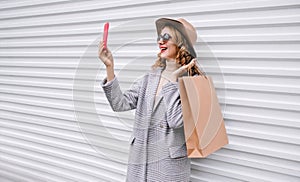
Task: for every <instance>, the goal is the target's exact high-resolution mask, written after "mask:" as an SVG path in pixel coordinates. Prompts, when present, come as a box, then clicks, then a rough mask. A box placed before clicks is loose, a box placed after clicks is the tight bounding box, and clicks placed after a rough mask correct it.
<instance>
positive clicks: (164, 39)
mask: <svg viewBox="0 0 300 182" xmlns="http://www.w3.org/2000/svg"><path fill="white" fill-rule="evenodd" d="M170 38H172V37H171V35H170V34H168V33H165V34H164V35H159V36H158V37H157V41H160V39H162V40H163V41H164V42H166V41H168V40H170Z"/></svg>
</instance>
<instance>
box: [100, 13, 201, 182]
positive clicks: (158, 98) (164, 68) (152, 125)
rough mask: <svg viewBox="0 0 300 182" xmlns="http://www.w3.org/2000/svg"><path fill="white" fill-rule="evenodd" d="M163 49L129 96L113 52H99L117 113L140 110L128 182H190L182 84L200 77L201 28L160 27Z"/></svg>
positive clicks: (183, 24)
mask: <svg viewBox="0 0 300 182" xmlns="http://www.w3.org/2000/svg"><path fill="white" fill-rule="evenodd" d="M156 28H157V33H158V38H157V43H158V46H159V49H160V52H159V54H158V59H157V61H156V62H155V64H154V65H153V69H152V71H150V72H149V73H148V74H146V75H145V76H144V77H143V78H141V79H140V80H139V81H137V82H135V83H134V84H133V86H132V87H131V88H130V89H129V90H126V91H125V92H124V93H122V91H121V90H120V86H119V83H118V79H117V77H115V75H114V61H113V56H112V54H111V52H110V51H109V49H104V48H103V43H102V42H101V43H100V46H99V58H100V59H101V60H102V62H103V63H104V64H105V66H106V72H107V78H106V79H104V81H103V83H102V87H103V89H104V92H105V94H106V97H107V99H108V101H109V103H110V105H111V107H112V109H113V110H114V111H116V112H118V111H126V110H130V109H136V112H135V124H134V130H133V134H132V137H131V139H130V145H131V146H130V154H129V160H128V169H127V181H129V182H142V181H168V182H170V181H178V182H185V181H189V178H190V159H188V158H187V152H186V145H185V138H184V130H183V121H182V112H181V104H180V103H181V102H180V95H179V88H178V83H177V79H178V77H179V76H181V75H183V74H185V73H186V72H187V71H189V72H190V73H191V75H195V74H199V69H198V67H197V66H196V64H195V60H194V58H196V53H195V50H194V48H193V44H194V43H195V42H196V39H197V33H196V30H195V28H194V27H193V26H192V25H191V24H190V23H189V22H187V21H186V20H184V19H178V20H173V19H167V18H161V19H158V20H157V21H156Z"/></svg>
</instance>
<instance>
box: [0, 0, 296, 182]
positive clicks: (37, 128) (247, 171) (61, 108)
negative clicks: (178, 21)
mask: <svg viewBox="0 0 300 182" xmlns="http://www.w3.org/2000/svg"><path fill="white" fill-rule="evenodd" d="M164 16H166V17H172V18H178V17H184V18H185V19H187V20H189V21H190V22H191V23H192V24H194V25H195V27H196V28H197V31H198V35H199V38H198V45H197V46H196V48H198V49H197V51H198V55H199V57H198V61H199V63H200V65H201V66H202V68H203V69H204V70H205V71H206V72H207V74H209V75H211V76H212V77H213V78H214V80H215V84H216V88H217V92H218V97H219V99H220V102H221V105H222V108H223V112H224V118H225V125H226V128H227V131H228V134H229V140H230V144H229V145H227V146H226V147H225V148H223V149H222V150H220V151H218V152H216V153H214V154H212V155H210V156H209V157H208V158H206V159H195V160H194V159H193V160H192V174H191V180H192V181H230V182H231V181H255V182H256V181H272V182H275V181H282V182H293V181H294V182H296V181H300V120H299V118H300V79H299V77H300V60H299V59H300V1H298V0H244V1H241V0H239V1H238V0H227V1H223V0H199V1H194V0H191V1H182V2H181V1H168V0H142V1H134V0H125V1H121V0H110V1H96V0H92V1H80V0H73V1H71V0H46V1H42V0H20V1H16V0H11V1H9V0H6V1H5V0H3V1H0V181H1V182H2V181H3V182H9V181H14V182H23V181H30V182H31V181H37V182H40V181H56V182H64V181H80V182H81V181H89V182H96V181H97V182H102V181H124V180H125V177H126V161H127V156H128V147H129V144H128V139H129V137H130V135H131V131H132V122H133V120H132V118H133V112H126V113H114V112H113V111H112V110H111V109H110V107H109V106H108V103H107V101H106V99H105V97H104V94H103V91H102V89H101V87H100V85H99V83H100V81H101V80H102V79H103V77H104V76H105V71H104V69H103V65H102V64H101V63H100V61H99V60H98V59H97V55H96V54H97V43H98V41H99V39H100V37H101V31H102V28H103V23H104V22H105V21H110V23H111V24H110V25H111V31H110V34H109V46H110V47H111V49H112V50H114V55H115V62H116V63H115V64H116V72H117V75H118V76H119V77H120V80H121V83H122V88H123V89H126V88H128V87H129V86H130V85H131V83H132V82H133V81H134V80H135V79H137V77H139V76H141V75H142V74H143V73H145V71H147V70H148V69H149V65H151V64H152V63H153V62H154V60H155V57H156V53H157V52H158V49H157V47H156V45H155V44H156V43H155V39H156V38H155V25H154V20H155V19H157V18H158V17H164Z"/></svg>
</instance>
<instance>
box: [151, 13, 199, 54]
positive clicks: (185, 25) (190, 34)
mask: <svg viewBox="0 0 300 182" xmlns="http://www.w3.org/2000/svg"><path fill="white" fill-rule="evenodd" d="M155 24H156V30H157V34H158V35H160V33H161V30H162V29H163V28H164V27H165V26H166V25H170V26H172V27H174V28H176V29H177V30H178V31H179V32H180V33H181V35H182V36H183V37H184V38H185V40H186V43H187V47H188V51H189V52H190V54H191V55H192V56H193V57H194V58H196V57H197V54H196V52H195V49H194V47H193V45H195V44H196V41H197V31H196V28H195V27H194V26H193V25H192V24H190V23H189V22H188V21H186V20H185V19H183V18H179V19H177V20H173V19H170V18H160V19H158V20H156V21H155Z"/></svg>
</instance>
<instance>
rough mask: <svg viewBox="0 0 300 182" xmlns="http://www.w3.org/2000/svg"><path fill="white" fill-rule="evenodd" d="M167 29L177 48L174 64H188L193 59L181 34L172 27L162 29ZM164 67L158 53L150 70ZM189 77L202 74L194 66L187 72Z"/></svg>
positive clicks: (164, 63)
mask: <svg viewBox="0 0 300 182" xmlns="http://www.w3.org/2000/svg"><path fill="white" fill-rule="evenodd" d="M165 27H168V28H169V29H170V31H171V33H172V35H173V37H172V39H173V41H174V43H175V44H176V46H177V48H176V49H177V55H176V58H175V60H176V63H179V64H180V65H181V66H183V65H187V64H189V63H190V62H191V61H192V59H194V57H193V56H192V55H191V54H190V52H189V51H188V47H187V43H186V41H185V39H184V37H183V36H182V34H181V33H180V32H179V31H178V30H177V29H176V28H174V27H173V26H171V25H166V26H164V27H163V28H165ZM165 66H166V60H165V59H163V58H161V57H160V53H158V54H157V60H156V61H155V63H154V64H153V65H152V68H153V69H155V68H157V67H163V68H164V67H165ZM188 72H189V74H190V75H197V74H198V75H200V74H202V71H200V69H199V68H198V66H197V65H196V64H195V65H194V66H193V67H191V68H190V69H189V70H188Z"/></svg>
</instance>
